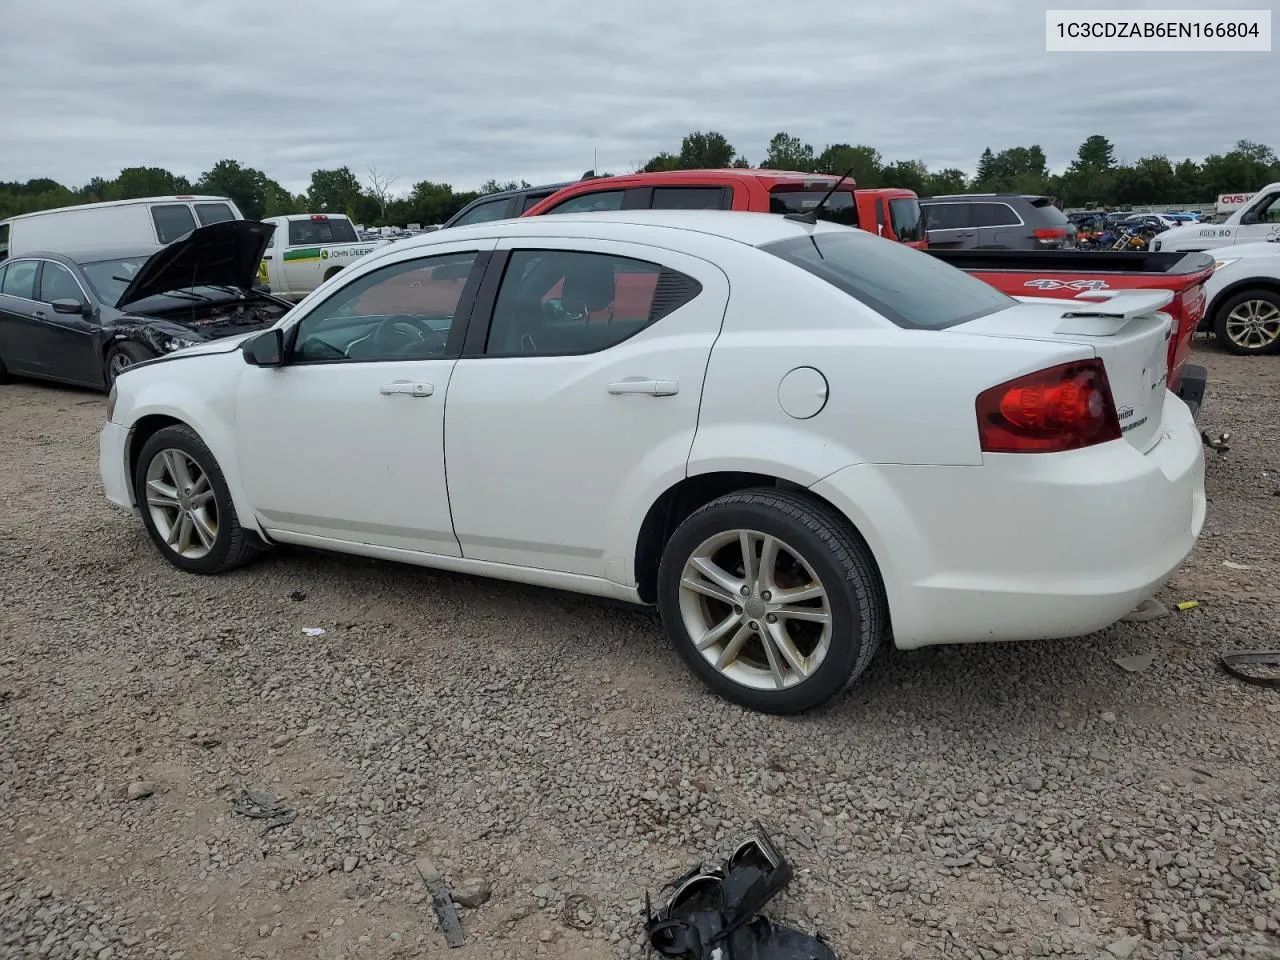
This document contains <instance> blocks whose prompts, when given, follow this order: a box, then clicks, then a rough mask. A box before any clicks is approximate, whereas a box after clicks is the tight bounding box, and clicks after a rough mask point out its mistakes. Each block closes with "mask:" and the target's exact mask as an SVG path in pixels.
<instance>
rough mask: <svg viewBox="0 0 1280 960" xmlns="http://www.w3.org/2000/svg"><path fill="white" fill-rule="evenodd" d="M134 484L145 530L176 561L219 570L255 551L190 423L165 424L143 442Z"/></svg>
mask: <svg viewBox="0 0 1280 960" xmlns="http://www.w3.org/2000/svg"><path fill="white" fill-rule="evenodd" d="M133 488H134V496H135V498H136V499H137V502H138V506H139V507H140V508H141V512H142V522H143V524H144V525H145V526H146V528H147V533H149V534H150V535H151V539H152V540H153V541H154V542H155V545H156V546H157V547H158V548H159V549H160V552H161V553H162V554H164V557H165V559H166V560H168V561H169V562H170V563H172V564H173V565H174V566H175V567H178V568H179V569H181V570H186V571H188V572H190V573H222V572H223V571H224V570H230V569H232V568H233V567H238V566H240V565H241V564H243V563H245V562H246V561H248V560H249V559H250V558H251V557H252V556H253V554H254V553H255V552H256V547H255V546H254V543H253V541H252V540H251V539H250V538H249V536H248V535H247V534H246V533H245V531H244V529H243V528H242V527H241V526H240V522H239V520H238V519H237V517H236V508H235V505H234V504H232V502H231V495H230V494H229V493H228V491H227V481H226V479H225V478H224V477H223V475H222V470H221V468H220V467H219V466H218V462H217V460H215V459H214V457H213V454H212V453H211V452H210V451H209V448H208V447H207V446H205V443H204V441H203V440H201V439H200V437H199V435H198V434H196V432H195V431H194V430H192V429H191V428H190V427H186V426H172V427H165V428H164V429H163V430H159V431H157V432H156V433H155V434H153V435H152V436H151V438H150V439H149V440H147V442H146V443H145V444H143V447H142V452H141V454H139V456H138V462H137V465H136V466H135V468H134V476H133Z"/></svg>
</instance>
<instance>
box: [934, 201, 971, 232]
mask: <svg viewBox="0 0 1280 960" xmlns="http://www.w3.org/2000/svg"><path fill="white" fill-rule="evenodd" d="M924 222H925V225H926V226H927V227H928V228H929V229H930V230H963V229H964V228H965V227H971V226H973V223H972V221H971V220H970V219H969V204H967V203H930V204H928V205H926V206H925V207H924Z"/></svg>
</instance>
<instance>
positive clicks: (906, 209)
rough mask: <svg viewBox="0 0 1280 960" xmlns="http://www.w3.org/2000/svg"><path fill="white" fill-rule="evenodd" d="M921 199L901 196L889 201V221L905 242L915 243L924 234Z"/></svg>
mask: <svg viewBox="0 0 1280 960" xmlns="http://www.w3.org/2000/svg"><path fill="white" fill-rule="evenodd" d="M921 220H922V217H921V213H920V201H919V200H917V199H916V198H915V197H901V198H900V199H897V200H890V201H889V222H890V224H892V225H893V233H894V236H896V237H897V238H898V239H899V240H901V241H902V242H903V243H914V242H915V241H917V240H919V239H920V238H921V237H923V236H924V224H923V223H922V222H921Z"/></svg>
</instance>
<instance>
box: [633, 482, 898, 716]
mask: <svg viewBox="0 0 1280 960" xmlns="http://www.w3.org/2000/svg"><path fill="white" fill-rule="evenodd" d="M658 609H659V612H660V614H661V616H662V622H663V626H664V627H665V628H666V632H667V635H668V636H669V637H670V638H671V641H672V642H673V643H674V644H675V646H676V649H677V650H678V651H679V652H680V654H681V656H682V657H684V659H685V661H686V662H687V663H688V664H689V666H690V667H691V668H692V669H693V671H694V672H695V673H697V674H698V675H699V676H700V677H701V678H702V679H703V681H704V682H705V683H706V684H707V685H708V686H709V687H711V689H712V690H714V691H715V692H716V693H718V694H720V695H721V696H722V697H724V698H725V699H727V700H731V701H733V702H735V703H738V704H741V705H742V706H745V707H748V708H750V709H752V710H759V711H762V712H765V713H800V712H802V711H805V710H809V709H811V708H813V707H816V706H818V705H820V704H822V703H825V702H826V701H828V700H830V699H831V698H832V697H834V696H836V695H837V694H839V693H842V692H843V691H844V690H845V689H846V688H847V687H848V686H849V685H850V684H852V683H853V681H854V680H855V679H857V677H858V675H859V674H861V673H862V671H863V670H864V669H865V668H866V666H867V664H868V663H869V662H870V661H871V657H872V655H873V654H874V653H875V651H876V648H877V647H878V646H879V644H880V641H881V638H882V636H883V635H884V633H885V632H886V627H887V623H888V609H887V604H886V602H885V599H884V589H883V586H882V585H881V582H880V576H879V573H878V571H877V569H876V565H875V561H874V560H873V559H872V556H871V552H870V550H869V549H868V548H867V546H866V544H865V543H864V542H863V541H862V539H861V537H859V536H858V534H857V533H856V532H855V531H854V530H853V528H852V526H851V525H850V524H849V522H848V521H847V520H846V519H845V518H844V517H842V516H840V515H839V514H838V513H837V512H836V511H835V510H833V509H832V508H830V507H829V506H827V505H826V504H824V503H822V502H820V501H818V500H816V499H814V498H811V497H808V496H805V495H804V494H799V493H790V492H786V491H782V490H776V489H773V488H760V489H753V490H744V491H740V492H737V493H731V494H727V495H726V496H723V497H720V498H719V499H717V500H714V501H712V502H711V503H709V504H707V505H706V506H704V507H702V508H701V509H699V510H697V511H695V512H694V513H693V514H692V515H691V516H690V517H689V518H688V519H686V520H685V521H684V523H682V524H681V525H680V526H679V528H678V529H677V530H676V532H675V533H674V534H673V535H672V536H671V539H670V540H669V541H668V543H667V546H666V549H665V550H664V552H663V556H662V562H661V565H660V567H659V571H658Z"/></svg>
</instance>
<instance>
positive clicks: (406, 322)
mask: <svg viewBox="0 0 1280 960" xmlns="http://www.w3.org/2000/svg"><path fill="white" fill-rule="evenodd" d="M369 339H370V341H371V344H370V345H371V346H372V347H373V348H374V350H376V351H377V353H378V354H379V355H381V356H387V355H391V356H404V355H406V354H409V353H415V354H416V353H418V352H419V351H421V352H424V353H428V354H443V353H444V349H445V346H446V345H447V344H448V342H449V338H448V337H447V336H446V335H445V334H443V333H441V332H440V331H439V330H436V329H435V328H434V327H432V326H431V325H430V324H429V323H428V322H427V321H426V319H424V318H423V317H414V316H395V317H387V318H386V319H385V320H383V321H382V322H381V323H379V324H378V325H377V326H376V327H375V328H374V330H373V334H372V335H371V336H370V338H369Z"/></svg>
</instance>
